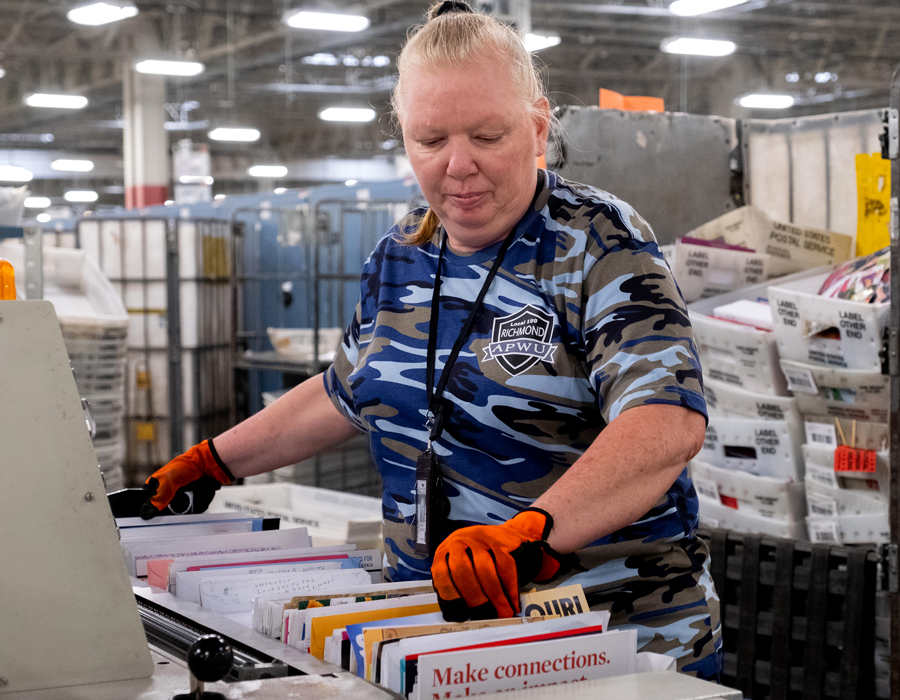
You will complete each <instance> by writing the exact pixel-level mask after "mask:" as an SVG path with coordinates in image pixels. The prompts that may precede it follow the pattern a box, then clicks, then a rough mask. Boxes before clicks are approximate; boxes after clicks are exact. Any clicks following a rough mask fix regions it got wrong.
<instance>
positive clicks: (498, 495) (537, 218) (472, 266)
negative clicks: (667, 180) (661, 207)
mask: <svg viewBox="0 0 900 700" xmlns="http://www.w3.org/2000/svg"><path fill="white" fill-rule="evenodd" d="M539 177H540V180H539V182H540V183H541V184H540V185H539V188H538V192H537V194H536V197H535V200H534V202H533V204H532V207H531V208H530V210H529V211H528V212H527V213H526V214H525V215H524V217H523V218H522V219H521V221H520V222H519V224H518V226H517V227H516V231H515V238H514V240H513V242H512V244H511V245H510V247H509V250H508V251H507V254H506V258H505V260H504V261H503V264H502V266H501V268H500V270H499V272H498V274H497V276H496V278H495V279H494V281H493V283H492V285H491V287H490V289H489V290H488V293H487V295H486V297H485V300H484V304H483V306H482V309H481V311H480V313H479V315H478V316H477V318H476V321H475V324H474V326H473V329H472V332H471V333H470V335H469V337H468V338H467V339H466V342H465V343H464V345H463V348H462V351H461V353H460V355H459V358H458V359H457V361H456V364H455V366H454V367H453V369H452V374H451V376H450V378H449V381H448V383H447V388H446V391H445V393H444V398H445V399H449V401H450V402H451V403H452V411H451V413H450V415H449V417H448V418H447V419H446V421H445V429H444V432H443V435H442V436H441V438H440V439H439V440H438V441H437V442H436V443H435V445H434V449H435V452H436V453H437V455H438V456H439V458H440V459H441V462H442V472H443V475H444V484H445V492H446V494H447V496H448V497H449V501H450V506H451V510H450V516H449V522H448V523H447V532H449V531H450V530H452V529H456V528H458V527H464V526H467V525H474V524H497V523H501V522H503V521H505V520H507V519H509V518H511V517H512V516H514V515H515V514H516V513H517V512H519V511H520V510H521V509H523V508H526V507H528V506H529V505H531V504H532V503H533V502H534V501H535V500H536V499H537V498H538V497H539V496H540V495H541V494H543V493H544V492H545V491H546V490H547V489H548V488H549V487H550V486H552V485H553V483H554V482H555V481H556V480H557V479H558V478H559V477H560V476H561V475H562V474H563V473H564V472H565V471H566V470H567V469H568V468H569V466H570V465H571V464H572V463H574V462H575V460H577V459H578V458H579V457H580V456H581V455H582V454H583V453H584V452H585V450H586V449H587V448H588V446H589V445H590V444H591V443H592V442H593V440H594V439H595V438H596V437H597V435H598V434H599V433H600V431H601V430H603V428H604V426H605V425H606V424H607V423H609V422H610V421H612V420H614V419H615V418H616V416H618V415H619V414H620V413H621V412H622V411H624V410H628V409H629V408H633V407H635V406H642V405H645V404H653V403H658V404H671V405H675V406H686V407H688V408H691V409H693V410H696V411H698V412H700V413H702V414H704V415H706V405H705V402H704V399H703V390H702V385H701V375H700V364H699V361H698V359H697V351H696V347H695V345H694V341H693V337H692V334H691V328H690V323H689V320H688V314H687V310H686V308H685V304H684V301H683V299H682V297H681V294H680V292H679V291H678V288H677V287H676V284H675V282H674V280H673V278H672V275H671V273H670V271H669V269H668V267H667V265H666V263H665V262H664V260H663V256H662V254H661V252H660V250H659V247H658V246H657V243H656V240H655V238H654V236H653V233H652V231H651V229H650V227H649V226H648V224H647V223H646V222H645V221H644V220H643V219H642V218H641V217H640V216H639V215H638V214H637V213H636V212H635V211H634V209H632V208H631V207H630V206H629V205H628V204H626V203H625V202H623V201H621V200H619V199H618V198H616V197H614V196H612V195H610V194H608V193H606V192H603V191H600V190H597V189H595V188H591V187H587V186H585V185H580V184H577V183H573V182H568V181H566V180H563V179H562V178H560V177H559V176H558V175H556V174H555V173H553V172H549V171H541V172H540V173H539ZM424 213H425V210H424V209H419V210H416V211H413V212H411V213H410V214H408V215H407V216H406V217H405V218H404V219H403V220H402V221H401V222H400V223H399V224H398V225H396V226H395V227H394V228H393V229H391V231H390V232H389V233H388V234H387V235H386V236H385V237H384V238H383V239H382V240H381V241H380V242H379V244H378V246H377V247H376V249H375V251H374V252H373V253H372V254H371V256H370V257H369V259H368V260H367V262H366V264H365V266H364V268H363V271H362V278H361V294H360V302H359V304H358V306H357V309H356V314H355V318H354V319H353V321H352V323H351V324H350V327H349V328H348V329H347V331H346V333H345V335H344V340H343V343H342V346H341V348H340V350H339V352H338V355H337V358H336V359H335V362H334V364H333V366H332V367H331V368H330V369H329V370H328V371H327V372H326V375H325V385H326V389H327V391H328V392H329V394H330V396H331V398H332V401H333V402H334V404H335V406H337V408H338V409H339V410H340V411H341V412H342V413H343V414H344V415H346V416H347V418H348V419H349V420H351V421H352V422H353V423H354V424H356V425H357V426H358V427H359V428H360V429H361V430H364V431H366V432H367V433H368V434H369V436H370V442H371V449H372V455H373V458H374V461H375V464H376V465H377V468H378V470H379V471H380V473H381V476H382V479H383V482H384V493H383V510H384V524H385V560H386V561H385V575H386V577H387V578H388V579H390V580H394V581H398V580H410V579H425V578H430V565H431V562H430V561H429V560H427V559H425V558H422V557H421V556H419V555H416V554H415V552H414V550H413V545H414V539H415V531H414V515H415V507H414V477H415V468H416V458H417V457H418V455H419V454H420V453H421V452H422V451H423V450H424V449H425V447H426V445H427V441H428V431H427V430H426V428H425V423H426V413H427V405H428V399H427V397H426V389H425V366H426V348H427V343H428V333H429V319H430V316H431V302H432V291H433V281H434V275H435V272H436V269H437V264H438V255H439V251H440V236H442V235H443V229H442V228H439V230H438V233H437V235H436V236H435V238H434V239H433V240H432V241H431V242H429V243H427V244H424V245H421V246H410V245H406V244H404V243H403V242H402V241H401V240H400V239H401V237H402V235H403V234H406V233H410V232H412V231H414V230H415V229H416V228H417V226H418V224H419V222H420V220H421V218H422V216H424ZM500 245H501V244H500V243H498V244H496V245H493V246H491V247H489V248H485V249H482V250H479V251H476V252H474V253H468V254H462V253H456V252H453V250H452V249H451V248H449V246H448V248H447V251H446V253H445V256H444V262H443V265H442V281H441V297H440V315H439V318H440V324H439V331H438V338H437V348H438V352H437V360H436V379H435V384H437V380H438V378H439V377H440V374H441V371H442V369H443V363H444V362H445V361H446V359H447V356H448V355H449V353H450V349H451V348H452V346H453V343H454V341H455V340H456V338H457V336H458V335H459V333H460V332H461V329H462V327H463V324H464V323H465V321H466V319H467V318H468V316H469V313H470V311H471V309H472V305H473V302H474V300H475V298H476V296H477V294H478V292H479V290H480V289H481V286H482V283H483V281H484V279H485V277H486V276H487V273H488V270H489V269H490V266H491V263H492V262H493V260H494V258H495V256H496V254H497V251H498V249H499V247H500ZM628 458H629V455H627V454H623V455H622V460H623V462H624V463H626V464H627V460H628ZM598 507H602V503H600V504H598ZM696 527H697V498H696V494H695V492H694V489H693V486H692V484H691V482H690V479H689V478H688V475H687V471H686V470H685V471H684V472H682V474H681V475H680V476H679V478H678V480H677V481H676V482H675V483H674V484H673V485H672V487H671V488H670V489H669V491H668V493H667V494H666V495H665V497H664V498H663V499H662V500H661V501H660V502H659V503H658V504H657V505H656V506H654V508H653V509H651V510H650V512H648V513H647V514H646V515H645V516H644V517H642V518H641V519H640V520H638V521H637V522H635V523H634V524H632V525H630V526H628V527H626V528H623V529H622V530H619V531H618V532H614V533H611V534H609V535H607V536H606V537H604V538H602V539H601V540H599V541H597V542H595V543H593V544H592V545H590V546H588V547H586V548H585V549H583V550H580V551H579V552H578V555H579V557H580V559H581V563H582V566H584V567H585V568H586V569H587V571H583V572H580V573H574V574H573V575H570V580H569V581H568V582H567V583H574V582H578V583H581V584H582V585H583V586H584V588H585V591H586V592H588V593H591V592H592V591H603V590H610V589H611V588H616V587H621V586H622V582H623V581H625V580H627V579H629V578H633V577H637V576H639V573H638V571H637V570H635V571H626V569H628V568H629V567H628V566H625V565H624V564H623V562H626V561H627V560H628V557H629V556H631V555H634V554H635V553H639V552H640V551H641V547H644V546H646V545H647V544H648V543H653V542H658V543H660V544H665V546H667V547H668V546H670V543H673V542H677V541H679V540H690V539H692V538H693V535H694V531H695V529H696ZM444 534H447V533H446V532H445V533H444ZM689 559H690V561H687V560H685V561H687V563H685V561H682V562H680V563H679V564H678V565H677V566H674V567H667V566H666V565H662V566H656V567H655V568H653V570H652V571H648V570H646V567H644V568H645V570H644V571H642V572H640V576H641V577H642V578H641V580H642V581H643V580H644V579H646V578H647V577H650V578H654V577H655V578H656V579H658V580H659V582H660V583H661V584H662V583H664V582H668V584H671V582H672V581H673V580H674V579H676V578H678V579H684V580H683V581H682V583H681V584H677V585H676V588H678V587H681V588H683V585H682V584H685V585H686V583H687V581H688V580H689V581H690V583H691V585H693V584H694V583H696V581H697V580H698V577H699V576H700V570H701V569H703V568H704V565H705V562H703V560H702V556H699V555H698V557H695V558H690V557H689ZM631 568H635V569H636V568H638V567H637V565H635V566H634V567H631ZM668 584H666V585H668ZM563 585H565V584H563ZM657 595H658V594H654V597H656V596H657ZM700 597H701V598H702V597H703V596H702V594H701V596H700ZM698 602H699V601H698ZM623 604H624V605H625V606H626V607H628V606H629V605H631V603H623Z"/></svg>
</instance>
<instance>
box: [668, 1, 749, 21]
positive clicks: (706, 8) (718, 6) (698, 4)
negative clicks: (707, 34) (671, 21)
mask: <svg viewBox="0 0 900 700" xmlns="http://www.w3.org/2000/svg"><path fill="white" fill-rule="evenodd" d="M745 2H747V0H675V2H673V3H672V4H671V5H669V12H671V13H672V14H673V15H680V16H682V17H693V16H695V15H705V14H706V13H707V12H715V11H716V10H724V9H725V8H726V7H734V6H735V5H742V4H743V3H745Z"/></svg>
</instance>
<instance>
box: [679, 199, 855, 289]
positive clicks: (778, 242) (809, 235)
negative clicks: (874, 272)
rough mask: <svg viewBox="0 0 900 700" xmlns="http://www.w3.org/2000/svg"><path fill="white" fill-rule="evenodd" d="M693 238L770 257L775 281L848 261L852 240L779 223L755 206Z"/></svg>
mask: <svg viewBox="0 0 900 700" xmlns="http://www.w3.org/2000/svg"><path fill="white" fill-rule="evenodd" d="M686 235H688V236H690V237H692V238H703V239H705V240H710V241H711V240H717V239H718V240H724V241H725V242H726V243H730V244H731V245H739V246H744V247H746V248H750V249H752V250H755V251H756V252H757V253H759V254H761V255H762V254H765V255H767V256H768V257H769V264H768V272H769V275H770V276H772V277H777V276H779V275H787V274H791V273H793V272H798V271H800V270H805V269H808V268H811V267H818V266H820V265H834V264H836V263H841V262H844V261H845V260H849V259H850V258H851V257H852V255H853V251H854V242H855V241H854V239H853V236H848V235H846V234H843V233H835V232H832V231H822V230H820V229H815V228H812V227H810V226H797V225H795V224H790V223H786V222H782V221H776V220H774V219H772V218H771V217H769V216H768V215H766V214H764V213H763V212H762V211H760V210H759V209H756V208H755V207H752V206H749V205H748V206H744V207H741V208H740V209H735V210H733V211H730V212H728V213H726V214H723V215H722V216H720V217H718V218H716V219H713V220H712V221H710V222H708V223H706V224H704V225H703V226H700V227H699V228H696V229H694V230H693V231H691V232H690V233H688V234H686Z"/></svg>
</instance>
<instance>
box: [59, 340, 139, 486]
mask: <svg viewBox="0 0 900 700" xmlns="http://www.w3.org/2000/svg"><path fill="white" fill-rule="evenodd" d="M60 325H61V327H62V331H63V339H64V340H65V343H66V350H67V351H68V353H69V360H70V362H71V363H72V369H73V371H74V372H75V384H76V386H77V387H78V391H79V393H80V394H81V396H82V398H84V399H86V400H87V401H88V402H89V403H90V410H91V415H92V416H93V419H94V425H95V427H96V433H95V435H94V439H93V442H94V452H95V453H96V455H97V463H98V465H99V467H100V472H101V473H102V474H103V481H104V483H105V485H106V490H107V491H115V490H118V489H121V488H124V486H125V472H124V471H123V469H122V462H123V460H124V459H125V433H124V416H125V354H126V344H125V338H126V335H127V329H126V328H122V327H116V326H102V325H95V326H81V325H73V324H68V323H61V324H60Z"/></svg>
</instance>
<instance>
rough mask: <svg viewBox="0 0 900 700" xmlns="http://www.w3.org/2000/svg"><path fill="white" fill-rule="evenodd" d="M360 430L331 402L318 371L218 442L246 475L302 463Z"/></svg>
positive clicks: (232, 465)
mask: <svg viewBox="0 0 900 700" xmlns="http://www.w3.org/2000/svg"><path fill="white" fill-rule="evenodd" d="M358 433H359V431H358V430H357V429H356V427H355V426H354V425H353V424H352V423H350V421H349V420H347V418H346V417H345V416H344V415H343V414H342V413H341V412H340V411H338V410H337V409H336V408H335V407H334V404H332V403H331V399H330V398H329V396H328V394H327V392H326V391H325V385H324V382H323V380H322V375H321V374H317V375H316V376H314V377H311V378H309V379H307V380H306V381H304V382H303V383H302V384H300V385H298V386H296V387H294V388H293V389H291V391H289V392H288V393H287V394H285V395H284V396H282V397H281V398H280V399H278V401H276V402H275V403H273V404H272V405H271V406H267V407H266V408H264V409H263V410H262V411H260V412H259V413H257V414H255V415H253V416H250V418H248V419H247V420H245V421H243V422H242V423H239V424H238V425H236V426H235V427H233V428H231V430H228V431H226V432H224V433H222V434H221V435H219V436H218V437H216V438H214V440H213V442H214V443H215V447H216V451H217V452H218V453H219V457H221V459H222V461H223V462H224V463H225V464H226V465H227V466H228V469H229V470H230V471H231V473H232V474H233V475H234V476H235V478H240V477H244V476H252V475H254V474H261V473H262V472H267V471H271V470H273V469H278V468H279V467H284V466H287V465H289V464H295V463H296V462H301V461H303V460H304V459H308V458H309V457H312V456H314V455H316V454H317V453H319V452H321V451H322V450H327V449H329V448H332V447H335V446H337V445H340V444H341V443H343V442H346V441H347V440H349V439H350V438H352V437H353V436H354V435H357V434H358Z"/></svg>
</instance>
